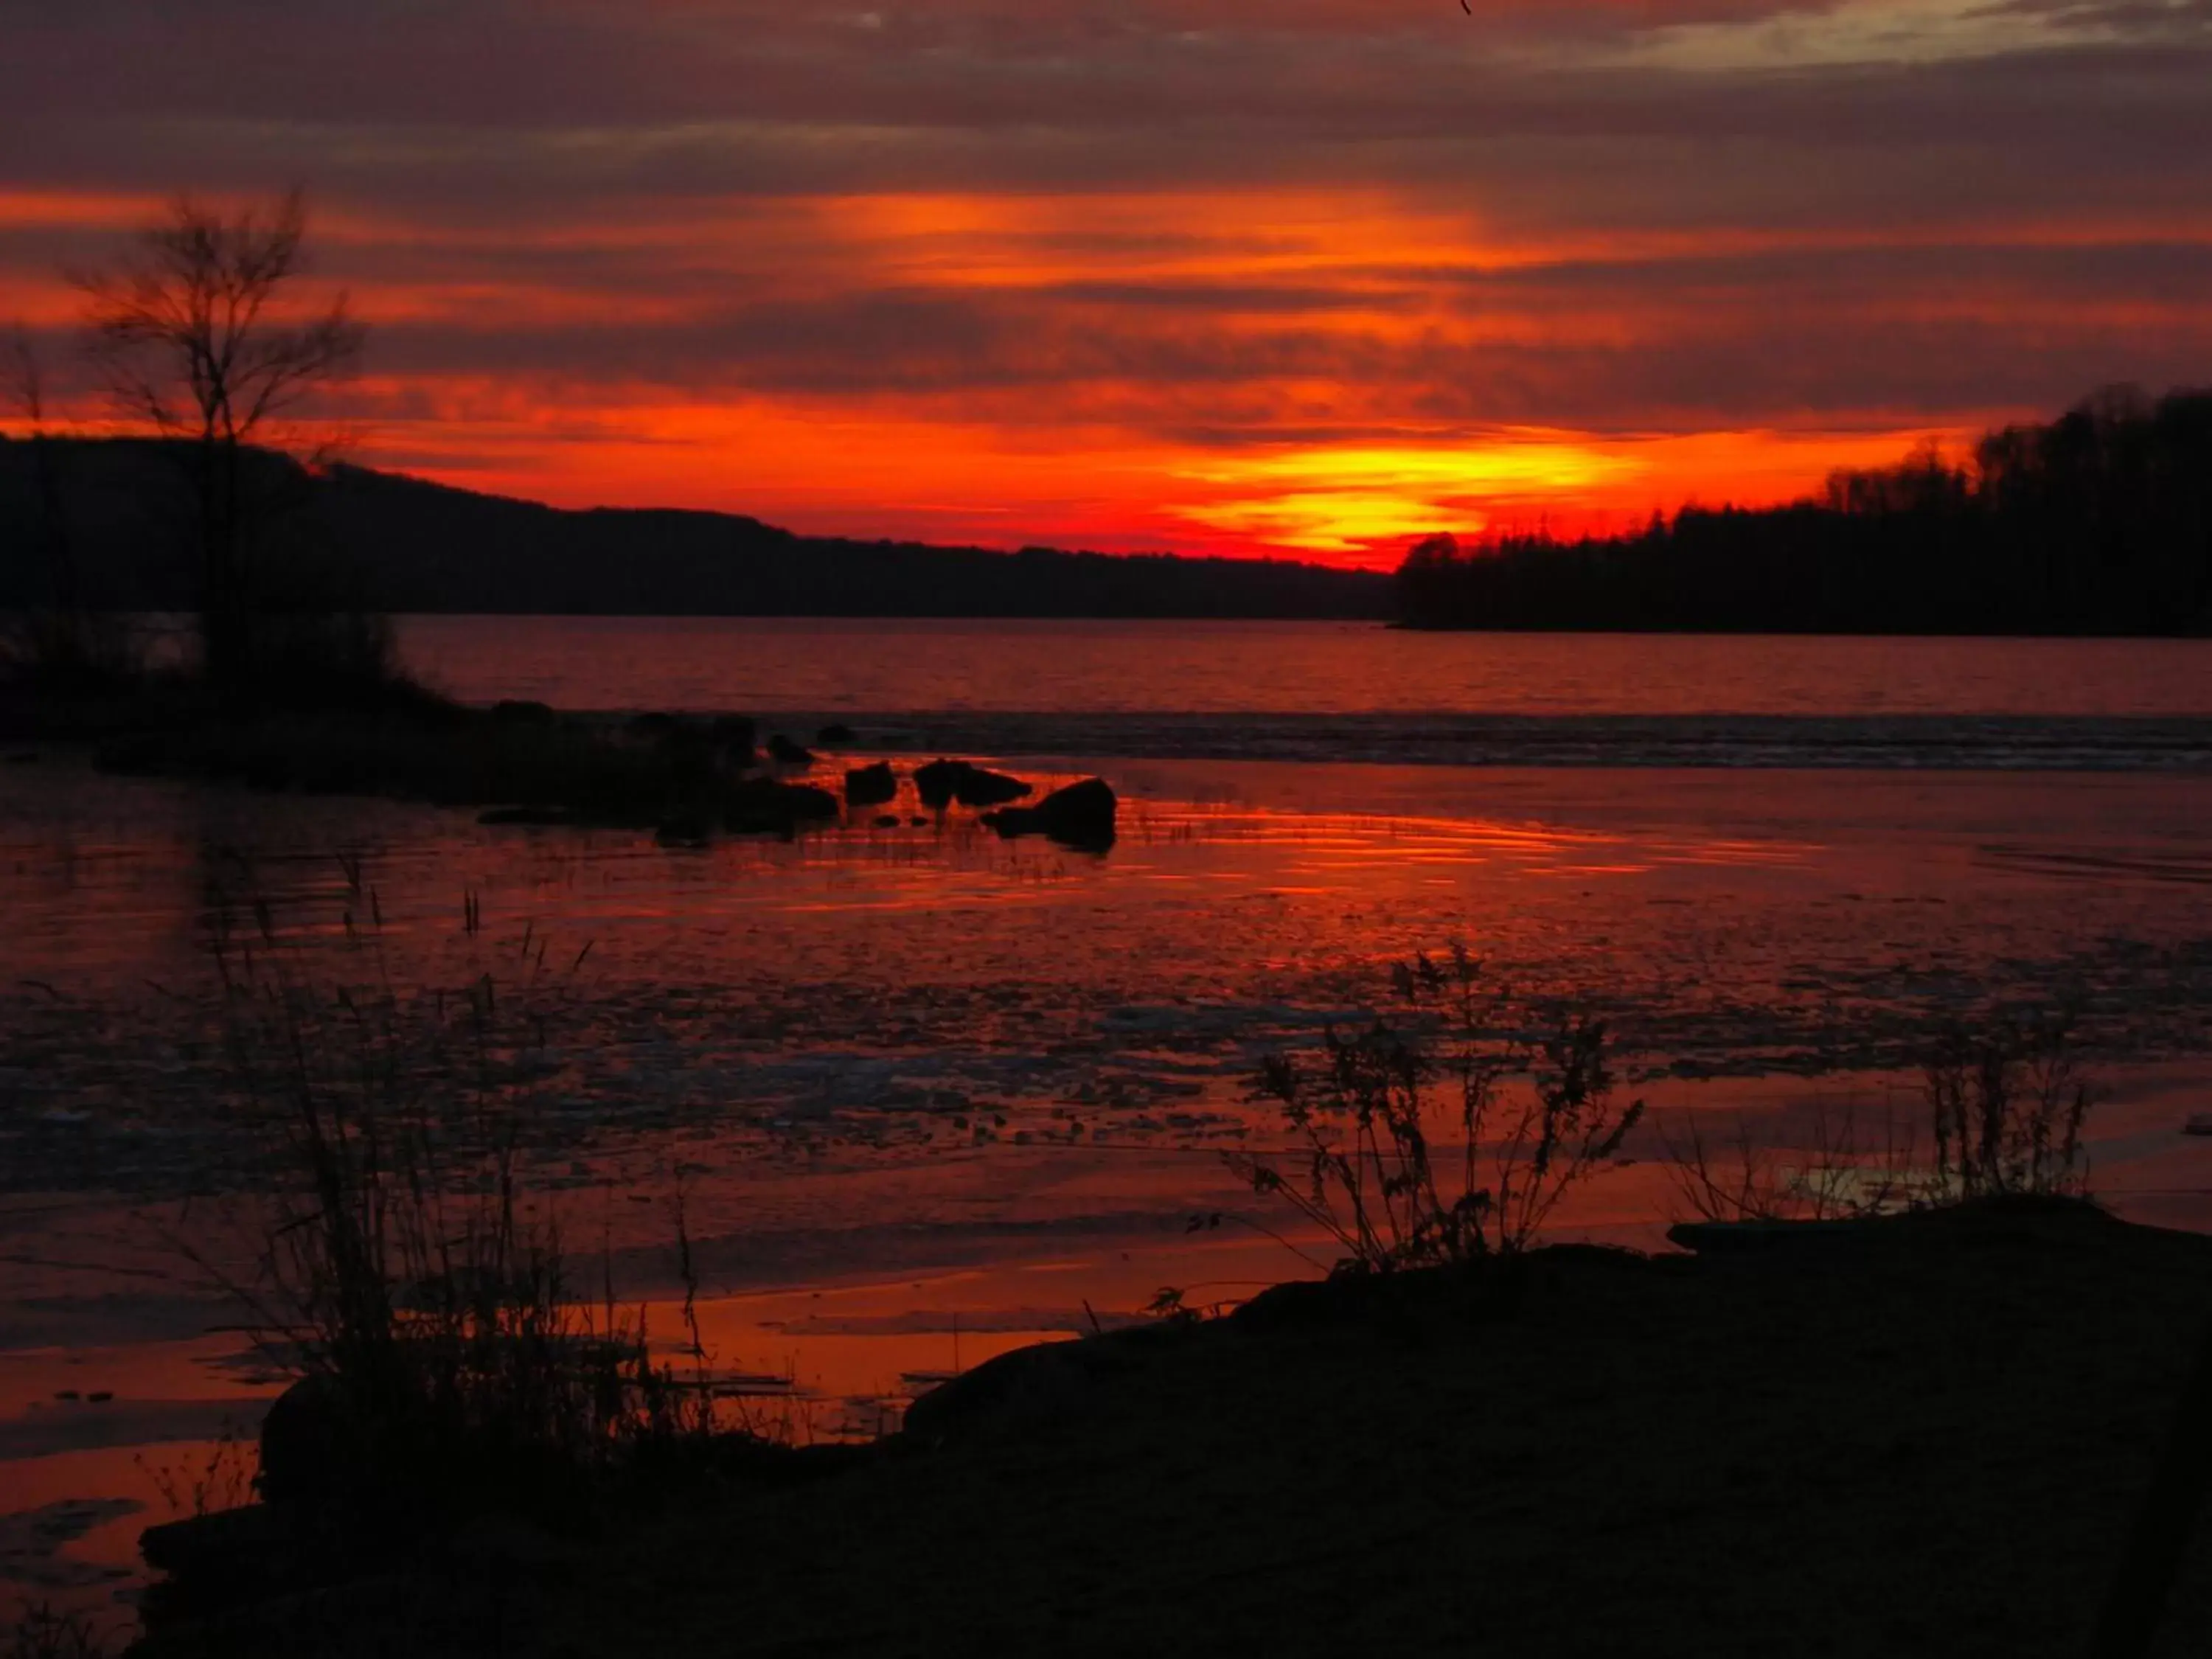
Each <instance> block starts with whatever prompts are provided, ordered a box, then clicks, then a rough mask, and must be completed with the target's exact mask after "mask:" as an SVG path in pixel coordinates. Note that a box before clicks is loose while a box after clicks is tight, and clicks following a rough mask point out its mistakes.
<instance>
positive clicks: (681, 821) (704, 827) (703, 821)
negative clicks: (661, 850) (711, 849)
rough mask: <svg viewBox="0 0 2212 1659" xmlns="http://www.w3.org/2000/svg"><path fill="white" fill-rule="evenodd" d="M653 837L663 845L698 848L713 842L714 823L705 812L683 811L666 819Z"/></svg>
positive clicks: (654, 832)
mask: <svg viewBox="0 0 2212 1659" xmlns="http://www.w3.org/2000/svg"><path fill="white" fill-rule="evenodd" d="M653 841H654V842H656V843H657V844H659V845H660V846H662V847H678V848H701V847H705V846H708V845H710V844H711V843H712V842H713V841H714V823H713V821H712V820H711V819H709V818H708V817H706V815H705V814H703V813H698V812H682V813H678V815H677V816H676V817H671V818H666V819H664V820H663V821H662V822H661V823H660V826H659V828H658V829H655V830H654V831H653Z"/></svg>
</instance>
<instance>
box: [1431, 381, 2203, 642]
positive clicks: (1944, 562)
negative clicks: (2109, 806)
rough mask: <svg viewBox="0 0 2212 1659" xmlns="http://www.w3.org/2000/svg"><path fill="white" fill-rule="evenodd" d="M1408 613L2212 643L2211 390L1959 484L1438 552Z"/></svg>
mask: <svg viewBox="0 0 2212 1659" xmlns="http://www.w3.org/2000/svg"><path fill="white" fill-rule="evenodd" d="M1398 594H1399V603H1400V606H1401V611H1402V613H1403V616H1404V617H1405V619H1406V621H1407V622H1408V623H1411V624H1413V626H1416V627H1422V628H1462V629H1604V630H1612V631H1621V632H1631V631H1638V630H1647V629H1649V630H1690V631H1699V632H1712V633H1725V632H1742V633H1810V634H2057V635H2203V634H2205V633H2208V632H2212V392H2172V393H2170V394H2169V395H2167V396H2166V397H2165V398H2160V399H2158V400H2157V401H2155V402H2154V401H2152V400H2151V399H2149V398H2146V397H2144V396H2142V394H2141V393H2138V392H2132V391H2128V390H2116V391H2112V392H2104V393H2101V394H2100V395H2099V396H2097V397H2095V398H2091V399H2089V400H2088V401H2087V402H2085V403H2083V404H2080V405H2079V406H2077V407H2076V408H2075V409H2073V410H2069V411H2068V412H2067V413H2066V414H2065V415H2063V416H2060V417H2059V418H2058V419H2057V420H2056V421H2053V422H2049V423H2047V424H2043V425H2027V426H2016V427H2008V428H2004V429H2003V430H2002V431H1997V432H1992V433H1990V434H1989V435H1986V436H1985V437H1984V438H1983V439H1982V441H1981V442H1980V443H1979V444H1978V446H1977V447H1976V448H1975V450H1974V452H1973V453H1972V456H1971V457H1969V458H1967V459H1966V461H1965V463H1964V464H1963V465H1954V464H1953V463H1951V462H1949V461H1947V460H1946V459H1943V458H1942V456H1940V455H1939V454H1936V453H1934V452H1932V451H1923V452H1922V453H1918V454H1916V455H1914V456H1912V457H1911V458H1909V459H1906V460H1905V462H1904V463H1903V464H1901V465H1898V466H1896V467H1893V468H1890V469H1887V470H1882V471H1863V472H1840V473H1838V474H1836V475H1835V476H1834V477H1832V478H1831V479H1830V480H1829V481H1828V484H1827V488H1826V492H1825V494H1824V495H1823V496H1822V498H1821V499H1820V500H1818V501H1802V502H1798V503H1795V504H1793V505H1790V506H1787V507H1773V508H1769V509H1764V510H1759V511H1747V510H1744V509H1741V508H1736V507H1723V508H1719V509H1705V508H1697V507H1691V508H1685V509H1684V510H1683V511H1681V512H1680V513H1676V514H1675V515H1674V517H1673V518H1672V519H1671V520H1654V521H1653V522H1652V524H1651V525H1650V527H1649V528H1648V529H1646V530H1644V531H1643V532H1639V533H1638V534H1634V535H1627V536H1618V537H1599V538H1586V539H1583V540H1579V541H1561V540H1558V539H1555V538H1552V537H1549V536H1546V535H1522V536H1505V537H1501V538H1495V539H1493V540H1491V541H1489V542H1486V543H1483V544H1470V545H1468V546H1464V547H1463V546H1462V545H1460V544H1458V543H1456V542H1455V541H1454V540H1453V539H1452V538H1449V537H1435V538H1431V539H1430V540H1428V541H1425V542H1424V543H1422V544H1420V545H1419V546H1418V547H1416V548H1415V549H1414V550H1413V552H1412V554H1411V555H1410V556H1408V557H1407V560H1406V562H1405V563H1404V564H1403V565H1402V566H1401V568H1400V569H1399V572H1398Z"/></svg>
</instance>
